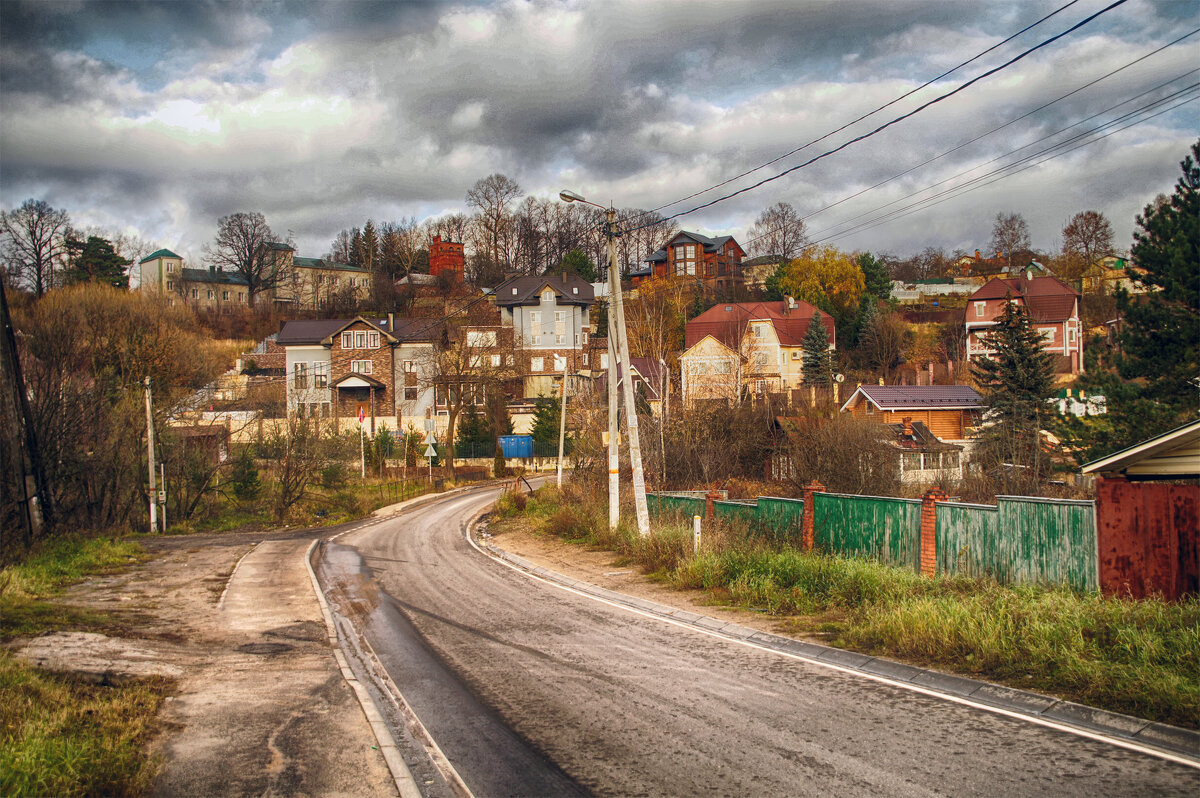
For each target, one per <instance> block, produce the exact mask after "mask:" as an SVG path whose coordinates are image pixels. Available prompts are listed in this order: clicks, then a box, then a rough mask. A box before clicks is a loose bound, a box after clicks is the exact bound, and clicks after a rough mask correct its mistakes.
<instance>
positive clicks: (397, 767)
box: [304, 494, 445, 798]
mask: <svg viewBox="0 0 1200 798" xmlns="http://www.w3.org/2000/svg"><path fill="white" fill-rule="evenodd" d="M439 495H445V494H439ZM318 543H320V540H319V539H318V540H313V542H312V543H310V544H309V546H308V549H307V550H306V551H305V552H304V567H305V568H307V569H308V578H309V580H310V581H311V582H312V587H313V592H314V593H315V594H316V596H317V603H318V604H320V605H321V617H323V618H324V619H325V631H326V633H327V634H328V636H329V645H330V647H331V648H332V649H333V656H334V659H335V660H336V661H337V666H338V669H339V670H340V671H341V673H342V678H343V679H345V680H346V684H348V685H350V688H351V689H352V690H353V691H354V696H355V697H356V698H357V699H358V703H359V705H360V706H361V707H362V711H363V715H365V716H366V718H367V723H368V724H369V725H370V727H371V732H372V733H373V734H374V735H375V742H376V743H378V745H379V752H380V753H381V754H382V755H383V761H384V763H385V764H386V765H387V767H388V770H389V771H390V772H391V774H392V780H393V781H394V782H395V783H396V789H397V790H398V791H399V793H400V798H421V790H420V788H418V787H417V782H416V779H414V778H413V775H412V771H410V770H409V769H408V765H406V764H405V763H404V758H403V757H401V756H400V750H399V749H398V748H397V747H396V741H395V740H393V739H392V734H391V732H390V731H389V730H388V726H387V723H386V722H385V721H384V719H383V715H382V714H381V713H380V711H379V707H377V706H376V705H375V701H374V699H372V698H371V694H370V692H369V691H368V690H367V688H366V686H365V685H363V684H362V682H360V681H359V680H358V677H356V676H355V675H354V671H352V670H351V669H350V663H348V662H347V661H346V655H345V654H343V653H342V647H341V645H340V642H339V640H338V633H337V627H336V626H335V625H334V623H333V613H332V612H331V611H330V610H329V603H328V602H327V601H326V600H325V593H324V592H323V591H322V590H321V583H320V582H318V581H317V573H316V571H314V570H313V567H312V555H313V551H314V550H315V549H316V548H317V544H318Z"/></svg>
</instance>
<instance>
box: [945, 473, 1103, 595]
mask: <svg viewBox="0 0 1200 798" xmlns="http://www.w3.org/2000/svg"><path fill="white" fill-rule="evenodd" d="M937 511H938V512H937V531H936V534H937V547H938V571H939V572H941V573H947V574H966V575H968V576H991V577H994V578H995V579H996V580H997V581H1000V582H1004V583H1017V584H1054V585H1070V586H1071V587H1074V588H1077V589H1079V590H1097V589H1098V588H1099V583H1098V578H1097V571H1096V569H1097V551H1096V505H1095V502H1090V501H1070V500H1066V499H1038V498H1032V497H1027V496H997V497H996V507H988V506H985V505H970V504H954V503H939V504H938V508H937Z"/></svg>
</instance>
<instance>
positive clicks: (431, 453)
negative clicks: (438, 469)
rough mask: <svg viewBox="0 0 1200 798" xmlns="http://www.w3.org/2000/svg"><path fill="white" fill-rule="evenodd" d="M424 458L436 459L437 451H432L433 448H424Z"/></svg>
mask: <svg viewBox="0 0 1200 798" xmlns="http://www.w3.org/2000/svg"><path fill="white" fill-rule="evenodd" d="M425 456H426V457H428V458H430V459H433V458H434V457H437V450H436V449H434V448H433V446H426V447H425Z"/></svg>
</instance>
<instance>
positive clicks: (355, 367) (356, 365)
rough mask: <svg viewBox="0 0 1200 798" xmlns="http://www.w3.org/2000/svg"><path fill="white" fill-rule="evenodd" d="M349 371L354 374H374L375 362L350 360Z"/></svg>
mask: <svg viewBox="0 0 1200 798" xmlns="http://www.w3.org/2000/svg"><path fill="white" fill-rule="evenodd" d="M350 371H352V372H354V373H355V374H374V373H375V362H374V361H372V360H351V361H350Z"/></svg>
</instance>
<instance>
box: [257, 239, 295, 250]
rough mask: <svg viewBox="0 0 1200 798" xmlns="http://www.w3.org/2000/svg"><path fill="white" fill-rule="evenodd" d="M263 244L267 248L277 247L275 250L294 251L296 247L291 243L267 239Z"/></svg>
mask: <svg viewBox="0 0 1200 798" xmlns="http://www.w3.org/2000/svg"><path fill="white" fill-rule="evenodd" d="M264 246H265V247H266V248H267V249H277V250H282V251H284V252H295V251H296V248H295V247H293V246H292V245H291V244H286V243H284V242H282V241H267V242H265V243H264Z"/></svg>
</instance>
